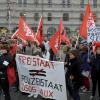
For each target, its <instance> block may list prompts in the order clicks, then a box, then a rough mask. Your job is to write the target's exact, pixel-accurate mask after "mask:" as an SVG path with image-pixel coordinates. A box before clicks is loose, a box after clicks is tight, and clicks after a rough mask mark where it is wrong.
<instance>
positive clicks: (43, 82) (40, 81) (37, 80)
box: [21, 75, 63, 92]
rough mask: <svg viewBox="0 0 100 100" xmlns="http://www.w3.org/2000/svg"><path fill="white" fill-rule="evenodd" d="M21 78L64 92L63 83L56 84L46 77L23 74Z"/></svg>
mask: <svg viewBox="0 0 100 100" xmlns="http://www.w3.org/2000/svg"><path fill="white" fill-rule="evenodd" d="M21 80H22V81H23V82H24V83H26V84H28V85H38V86H42V87H47V88H51V89H55V90H57V91H60V92H62V90H63V89H62V87H63V85H61V84H54V83H53V82H51V81H50V82H49V81H48V80H45V79H40V78H35V77H34V78H28V77H27V76H24V75H22V76H21Z"/></svg>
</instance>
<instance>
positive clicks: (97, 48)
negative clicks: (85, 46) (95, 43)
mask: <svg viewBox="0 0 100 100" xmlns="http://www.w3.org/2000/svg"><path fill="white" fill-rule="evenodd" d="M96 54H98V55H100V47H96Z"/></svg>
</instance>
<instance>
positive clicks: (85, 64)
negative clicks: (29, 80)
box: [0, 36, 100, 100]
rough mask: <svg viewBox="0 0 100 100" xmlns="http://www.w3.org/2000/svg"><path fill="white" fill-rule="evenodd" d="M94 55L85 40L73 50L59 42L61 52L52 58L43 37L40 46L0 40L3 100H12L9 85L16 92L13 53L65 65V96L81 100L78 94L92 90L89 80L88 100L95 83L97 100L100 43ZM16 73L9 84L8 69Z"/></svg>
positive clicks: (16, 80) (19, 41)
mask: <svg viewBox="0 0 100 100" xmlns="http://www.w3.org/2000/svg"><path fill="white" fill-rule="evenodd" d="M94 45H95V53H94V52H93V50H92V44H90V45H88V43H87V42H86V41H80V42H79V44H78V45H77V46H76V48H75V47H74V46H73V47H68V46H67V45H66V43H64V42H62V43H61V45H60V50H59V51H58V53H57V54H56V55H55V54H54V52H53V51H52V49H51V48H50V45H49V41H48V38H47V37H46V36H45V37H44V41H43V43H42V44H41V45H38V43H37V42H36V41H28V42H27V43H26V44H24V43H23V42H22V40H20V39H17V40H16V39H14V40H12V39H10V38H8V39H6V38H5V37H3V38H1V40H0V89H1V90H2V91H3V93H4V95H5V100H11V97H10V93H9V86H10V85H12V84H13V85H15V87H16V89H17V90H19V84H18V83H19V82H18V73H17V67H16V61H15V56H16V53H19V54H25V55H32V56H39V57H42V58H45V59H47V60H50V61H61V62H64V67H65V79H66V89H67V92H68V94H67V95H68V96H70V98H71V99H72V100H80V95H79V93H80V91H81V92H83V93H87V92H89V91H90V90H91V86H90V81H91V80H92V81H91V82H92V90H91V91H92V93H91V96H90V100H93V99H94V97H95V94H96V87H97V84H98V93H99V99H98V100H100V78H99V76H100V43H94ZM9 68H12V69H14V70H15V75H16V79H13V82H11V80H10V77H9V73H8V69H9ZM27 95H28V97H31V96H34V97H37V96H38V95H37V94H35V95H34V94H27Z"/></svg>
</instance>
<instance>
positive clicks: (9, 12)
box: [7, 0, 11, 34]
mask: <svg viewBox="0 0 100 100" xmlns="http://www.w3.org/2000/svg"><path fill="white" fill-rule="evenodd" d="M7 4H8V11H7V13H8V15H7V17H8V27H9V34H11V7H10V4H11V2H10V0H7Z"/></svg>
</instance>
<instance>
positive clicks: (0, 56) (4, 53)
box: [0, 43, 11, 100]
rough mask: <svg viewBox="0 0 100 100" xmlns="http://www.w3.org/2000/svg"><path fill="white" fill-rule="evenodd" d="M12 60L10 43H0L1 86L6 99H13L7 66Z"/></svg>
mask: <svg viewBox="0 0 100 100" xmlns="http://www.w3.org/2000/svg"><path fill="white" fill-rule="evenodd" d="M10 61H11V57H10V55H9V53H8V44H6V43H2V44H1V45H0V87H1V89H2V90H3V93H4V95H5V100H11V98H10V93H9V82H8V77H7V68H8V65H9V63H10Z"/></svg>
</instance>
